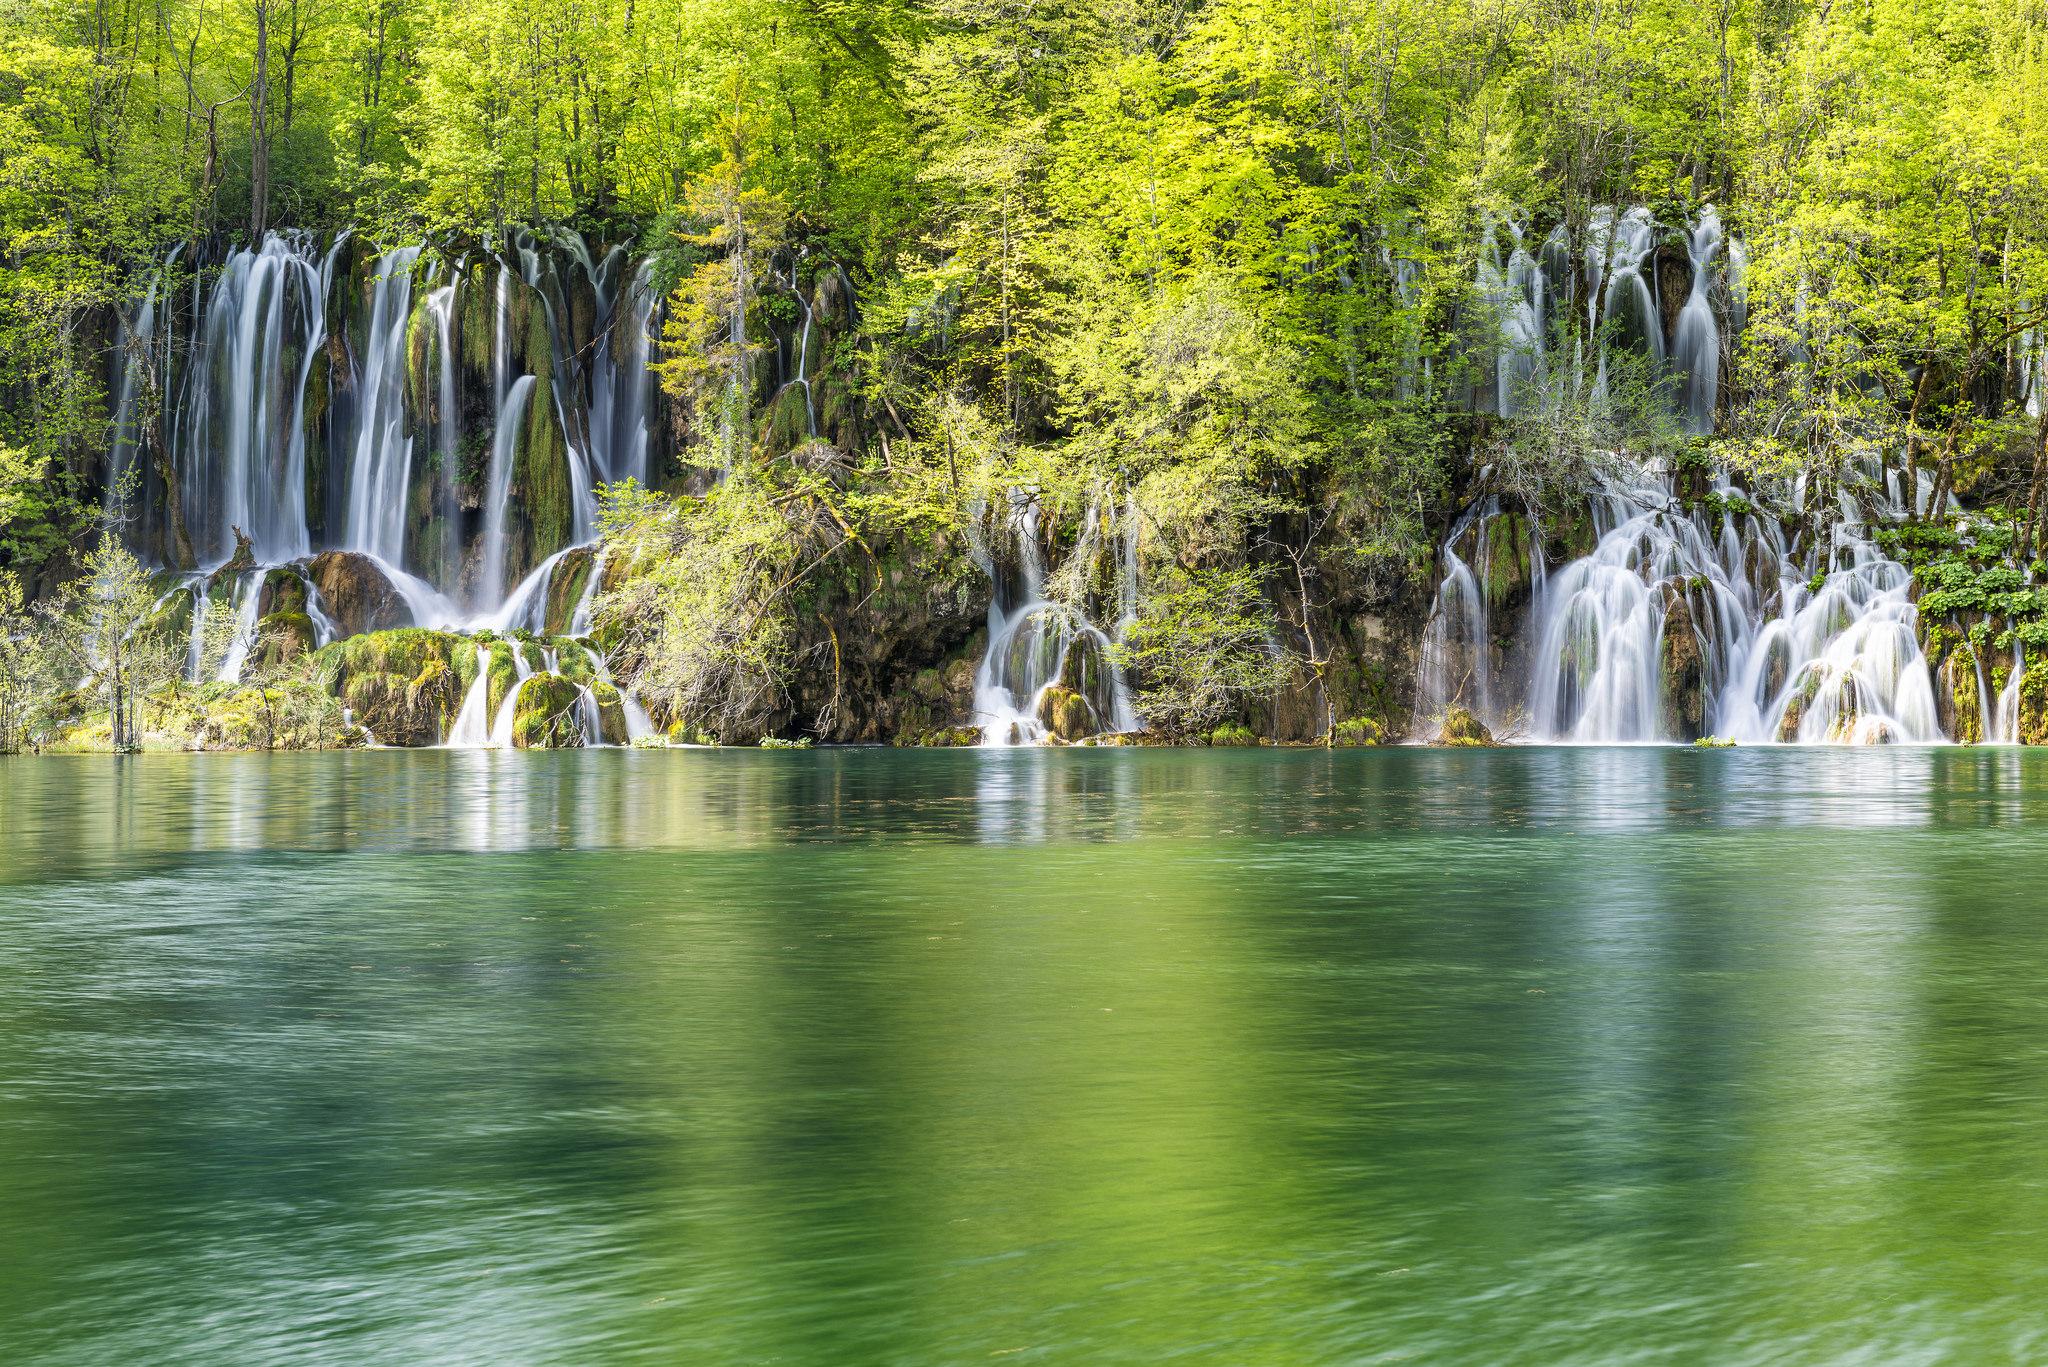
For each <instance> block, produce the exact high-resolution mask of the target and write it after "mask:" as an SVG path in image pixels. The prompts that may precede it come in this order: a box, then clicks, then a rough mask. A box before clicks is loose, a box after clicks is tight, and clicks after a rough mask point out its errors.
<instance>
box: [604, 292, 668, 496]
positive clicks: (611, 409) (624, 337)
mask: <svg viewBox="0 0 2048 1367" xmlns="http://www.w3.org/2000/svg"><path fill="white" fill-rule="evenodd" d="M660 302H661V301H660V298H659V297H658V296H657V295H656V294H655V291H654V262H653V261H652V260H651V259H650V260H646V261H642V262H641V263H640V266H639V268H638V269H637V270H636V271H634V273H633V277H632V279H631V280H630V281H629V282H628V283H627V286H626V289H625V292H624V295H623V297H622V298H621V299H620V300H619V301H618V302H617V303H616V304H615V305H613V307H612V317H613V322H612V329H613V332H612V336H611V337H610V338H609V339H608V340H607V342H606V343H605V344H602V345H600V346H599V347H598V348H597V356H596V359H595V360H594V361H593V362H592V365H591V375H590V408H591V425H590V426H591V432H592V434H593V437H594V438H595V439H596V441H597V445H596V449H595V451H594V455H595V456H596V463H597V469H598V473H599V474H600V475H602V476H603V478H604V480H605V482H606V483H616V482H619V481H623V480H627V479H631V480H634V481H636V482H638V483H640V484H641V485H645V484H646V483H647V481H648V477H649V474H650V471H649V469H648V459H647V457H648V429H647V410H648V405H649V402H650V400H651V398H652V396H653V392H654V372H653V371H652V370H651V369H650V368H649V367H650V358H651V357H652V355H653V350H654V340H655V337H654V315H655V309H656V306H657V305H658V304H659V303H660ZM621 329H623V331H621ZM621 349H622V353H623V354H622V355H618V356H617V357H616V358H615V353H616V352H618V351H620V350H621Z"/></svg>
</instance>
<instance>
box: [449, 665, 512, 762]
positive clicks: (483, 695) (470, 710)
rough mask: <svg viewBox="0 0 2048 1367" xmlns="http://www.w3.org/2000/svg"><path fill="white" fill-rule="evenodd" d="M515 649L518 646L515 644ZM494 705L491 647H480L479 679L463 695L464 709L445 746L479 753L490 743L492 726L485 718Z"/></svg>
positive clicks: (459, 714) (477, 674)
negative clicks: (492, 696)
mask: <svg viewBox="0 0 2048 1367" xmlns="http://www.w3.org/2000/svg"><path fill="white" fill-rule="evenodd" d="M512 648H513V650H515V651H516V650H517V649H518V646H517V645H514V646H513V647H512ZM490 705H491V648H490V647H489V646H487V645H483V644H479V645H478V646H477V648H476V678H474V679H472V680H471V681H470V684H469V691H468V692H466V693H464V694H463V695H462V710H461V711H459V712H457V713H456V714H455V725H454V726H452V727H450V728H449V729H448V739H447V740H446V741H445V742H443V744H444V745H445V746H446V747H447V748H448V749H451V750H478V749H481V748H483V747H484V746H486V745H488V744H490V741H491V723H490V718H489V717H488V716H487V715H486V713H487V712H488V711H489V708H490Z"/></svg>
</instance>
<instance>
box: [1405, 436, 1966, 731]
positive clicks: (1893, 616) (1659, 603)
mask: <svg viewBox="0 0 2048 1367" xmlns="http://www.w3.org/2000/svg"><path fill="white" fill-rule="evenodd" d="M1861 493H1862V494H1863V497H1864V498H1865V500H1867V501H1868V502H1870V503H1872V504H1874V505H1876V506H1877V507H1878V509H1879V511H1881V512H1884V513H1885V514H1886V515H1897V514H1898V513H1899V512H1901V511H1902V510H1900V509H1897V508H1895V507H1891V506H1889V505H1887V504H1884V503H1883V502H1882V496H1881V491H1880V490H1878V489H1877V488H1876V487H1875V482H1874V481H1872V482H1870V483H1869V484H1868V485H1867V486H1866V487H1865V488H1864V489H1862V491H1861ZM1710 503H1711V504H1712V505H1713V506H1709V502H1701V503H1696V504H1693V505H1690V506H1687V505H1683V504H1681V503H1680V501H1679V500H1678V499H1677V497H1676V496H1675V494H1674V492H1673V491H1672V489H1671V487H1670V486H1669V484H1668V483H1666V482H1664V481H1662V480H1660V479H1658V478H1657V477H1656V476H1654V475H1653V474H1646V475H1645V476H1644V477H1643V479H1642V480H1641V481H1640V482H1639V483H1638V484H1637V485H1636V486H1635V487H1631V488H1625V489H1612V490H1609V491H1608V492H1606V493H1604V494H1602V495H1601V496H1599V497H1598V498H1596V499H1595V500H1593V508H1592V516H1593V522H1594V530H1595V534H1596V537H1597V540H1596V544H1595V545H1594V547H1593V550H1592V551H1591V553H1589V554H1587V555H1584V556H1581V557H1579V558H1577V559H1575V560H1572V561H1571V562H1569V563H1567V564H1565V565H1563V566H1561V567H1559V568H1557V569H1556V570H1555V571H1553V572H1551V573H1549V574H1548V575H1545V574H1544V573H1543V571H1542V568H1541V557H1540V554H1537V555H1532V557H1531V558H1532V571H1533V590H1532V592H1531V595H1530V601H1529V604H1528V607H1527V608H1526V612H1525V618H1524V619H1523V620H1522V621H1520V622H1517V623H1506V622H1494V621H1491V620H1490V615H1489V613H1488V609H1487V603H1486V600H1485V598H1484V596H1483V594H1482V593H1481V591H1480V585H1481V584H1482V583H1483V582H1485V581H1486V580H1488V579H1489V577H1490V570H1491V565H1490V560H1489V559H1488V557H1489V556H1490V554H1491V552H1490V550H1489V549H1488V543H1487V541H1486V539H1485V536H1484V530H1485V527H1486V526H1487V525H1488V524H1489V523H1490V522H1491V521H1492V520H1493V519H1495V518H1496V517H1498V516H1499V514H1500V512H1501V509H1500V508H1499V506H1498V504H1497V503H1496V502H1494V501H1492V500H1488V501H1486V502H1483V503H1481V504H1480V505H1477V506H1476V507H1475V509H1474V510H1473V512H1472V514H1470V515H1468V516H1469V518H1470V519H1476V520H1477V522H1478V524H1479V526H1480V528H1481V533H1482V534H1481V536H1480V538H1479V540H1478V542H1477V544H1478V546H1479V548H1480V549H1479V552H1478V554H1479V556H1480V558H1481V563H1480V564H1478V565H1475V566H1467V565H1465V564H1464V562H1463V561H1462V560H1461V559H1460V558H1459V557H1458V555H1457V553H1456V550H1455V549H1454V548H1453V547H1447V548H1446V551H1445V553H1444V560H1445V564H1446V572H1445V578H1444V587H1443V588H1442V590H1440V592H1439V596H1438V605H1437V610H1436V611H1435V613H1433V614H1432V617H1431V621H1430V624H1429V627H1428V629H1427V635H1426V641H1425V646H1424V653H1423V667H1422V674H1421V677H1420V678H1419V679H1418V696H1419V699H1420V700H1421V711H1420V712H1419V714H1418V723H1419V724H1420V726H1421V727H1422V728H1424V729H1426V728H1427V725H1428V723H1429V721H1430V719H1431V718H1430V716H1429V714H1428V709H1429V708H1431V707H1432V706H1434V707H1441V706H1443V705H1444V704H1445V703H1446V701H1449V700H1455V701H1458V702H1459V703H1460V704H1461V705H1465V706H1470V707H1473V709H1474V710H1475V711H1477V712H1478V713H1479V714H1480V715H1481V717H1482V719H1484V720H1487V721H1488V722H1489V723H1491V724H1493V725H1494V726H1495V727H1496V728H1497V729H1500V730H1503V731H1507V732H1510V733H1512V734H1517V735H1520V736H1523V737H1526V738H1528V739H1533V740H1545V741H1571V742H1585V743H1595V742H1606V743H1614V742H1645V741H1685V740H1691V739H1695V738H1698V737H1701V736H1707V735H1712V736H1718V737H1722V738H1725V739H1729V740H1735V741H1742V742H1746V743H1759V742H1781V741H1782V742H1797V743H1802V744H1818V743H1837V744H1872V743H1880V742H1932V741H1939V740H1942V739H1944V736H1943V733H1942V730H1941V725H1940V722H1939V720H1938V717H1937V714H1936V709H1935V696H1934V686H1933V677H1932V675H1931V673H1930V671H1929V669H1928V666H1927V661H1926V659H1925V658H1924V656H1923V655H1922V653H1921V650H1920V645H1919V641H1918V639H1917V636H1916V633H1915V620H1916V610H1915V608H1914V605H1913V601H1912V577H1911V573H1910V572H1909V571H1908V570H1907V569H1906V568H1905V567H1904V566H1903V565H1900V564H1899V563H1897V562H1896V561H1894V560H1891V559H1890V558H1888V557H1887V556H1885V555H1884V554H1883V553H1882V552H1881V551H1880V550H1879V549H1878V548H1877V546H1876V545H1875V543H1874V542H1873V541H1872V540H1871V539H1870V538H1869V536H1868V534H1867V531H1866V528H1865V524H1864V520H1863V510H1862V505H1860V504H1859V503H1858V501H1857V500H1856V499H1855V498H1852V497H1851V496H1850V495H1849V494H1848V493H1846V492H1845V493H1843V494H1841V495H1840V496H1839V497H1838V499H1837V501H1836V504H1835V506H1832V507H1828V508H1819V507H1799V508H1796V509H1794V510H1793V511H1797V512H1800V513H1803V514H1805V515H1807V520H1808V522H1809V525H1810V524H1811V523H1812V522H1814V521H1817V520H1821V519H1820V517H1818V516H1817V515H1825V520H1826V522H1828V523H1829V524H1831V525H1832V527H1833V530H1832V531H1831V532H1829V533H1827V534H1826V535H1824V536H1822V537H1819V538H1816V539H1812V540H1808V539H1806V538H1804V537H1799V536H1792V537H1788V535H1787V534H1786V532H1785V530H1784V526H1785V524H1784V523H1782V522H1781V521H1780V520H1779V519H1778V518H1777V517H1774V516H1771V515H1769V514H1767V513H1765V512H1763V511H1761V510H1759V509H1758V508H1756V507H1754V506H1753V505H1752V504H1751V503H1750V502H1749V500H1748V498H1747V497H1746V496H1745V495H1743V494H1742V493H1741V492H1740V491H1738V490H1736V489H1734V488H1733V487H1732V486H1730V485H1728V484H1727V483H1726V482H1725V481H1723V482H1721V483H1720V484H1719V486H1718V487H1717V488H1716V489H1715V490H1714V498H1713V499H1712V500H1711V501H1710ZM1716 508H1718V509H1719V511H1718V512H1717V511H1715V509H1716ZM1470 526H1471V522H1470V521H1467V522H1466V523H1465V524H1463V525H1461V526H1460V528H1459V529H1458V532H1459V536H1458V537H1457V538H1454V541H1456V542H1458V543H1460V544H1469V543H1468V540H1467V538H1466V537H1465V533H1466V532H1467V530H1468V529H1469V527H1470ZM1510 634H1513V635H1518V636H1519V638H1520V639H1521V640H1522V641H1523V643H1524V645H1525V647H1526V650H1527V659H1526V664H1524V665H1522V666H1521V667H1520V669H1519V677H1514V675H1515V674H1516V673H1517V671H1514V670H1510V671H1508V674H1509V677H1508V679H1507V680H1506V682H1508V683H1509V684H1511V685H1515V686H1517V687H1518V691H1519V694H1520V697H1519V699H1517V700H1512V701H1505V700H1502V699H1500V698H1497V697H1494V696H1492V695H1491V693H1490V692H1489V689H1490V688H1491V687H1492V686H1493V685H1492V683H1491V682H1490V681H1491V680H1493V679H1494V678H1495V671H1494V669H1493V666H1492V658H1491V655H1490V650H1491V646H1492V641H1493V639H1494V637H1495V636H1496V635H1510ZM1454 675H1455V676H1456V677H1455V678H1453V677H1452V676H1454ZM1475 679H1476V683H1475V682H1474V680H1475ZM2000 725H2001V727H2002V725H2003V723H2000Z"/></svg>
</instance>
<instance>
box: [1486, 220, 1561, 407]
mask: <svg viewBox="0 0 2048 1367" xmlns="http://www.w3.org/2000/svg"><path fill="white" fill-rule="evenodd" d="M1506 229H1507V235H1508V239H1509V243H1510V246H1509V251H1508V258H1507V260H1506V262H1505V263H1503V262H1502V260H1501V256H1500V251H1501V244H1500V237H1499V233H1498V231H1497V230H1495V229H1491V228H1489V229H1488V230H1487V233H1486V239H1485V244H1484V246H1483V247H1482V249H1481V253H1480V261H1479V295H1480V298H1481V299H1483V300H1484V301H1485V302H1486V305H1487V308H1488V310H1489V312H1490V314H1491V316H1492V317H1493V319H1494V321H1495V323H1496V325H1497V326H1498V328H1499V343H1498V346H1497V348H1496V351H1495V354H1494V357H1493V376H1494V393H1493V411H1494V412H1496V413H1498V414H1500V415H1501V416H1502V417H1504V418H1505V417H1513V416H1515V415H1516V414H1517V413H1520V412H1522V411H1523V409H1524V408H1525V407H1526V404H1527V400H1528V396H1529V391H1530V389H1531V387H1532V386H1533V385H1534V384H1535V383H1536V382H1537V380H1538V379H1539V377H1540V375H1541V371H1542V362H1543V341H1544V333H1543V326H1544V325H1543V306H1544V302H1545V295H1546V294H1547V292H1548V291H1547V287H1546V285H1545V283H1544V268H1543V266H1542V264H1541V263H1540V262H1538V260H1537V259H1536V258H1535V257H1534V256H1532V255H1530V253H1529V251H1528V250H1527V248H1525V247H1524V246H1523V245H1522V227H1521V225H1520V224H1518V223H1513V222H1510V223H1508V224H1507V225H1506Z"/></svg>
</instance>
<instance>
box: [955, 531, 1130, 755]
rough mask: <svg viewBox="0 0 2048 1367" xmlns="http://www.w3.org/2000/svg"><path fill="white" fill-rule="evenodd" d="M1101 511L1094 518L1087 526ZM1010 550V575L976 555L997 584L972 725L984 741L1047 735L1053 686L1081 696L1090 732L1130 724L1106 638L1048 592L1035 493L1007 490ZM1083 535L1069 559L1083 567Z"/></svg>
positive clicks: (1086, 549) (987, 556)
mask: <svg viewBox="0 0 2048 1367" xmlns="http://www.w3.org/2000/svg"><path fill="white" fill-rule="evenodd" d="M1097 520H1099V511H1098V512H1096V513H1095V516H1094V517H1092V518H1091V521H1090V527H1091V529H1092V528H1093V526H1094V525H1095V524H1096V522H1097ZM1003 526H1004V528H1005V530H1007V531H1008V532H1009V533H1010V541H1011V544H1012V547H1013V549H1014V553H1015V561H1014V570H1015V573H1014V575H1013V574H1010V573H1007V572H1006V570H1007V569H1008V568H1010V567H1008V566H1006V565H1005V564H1004V563H1002V562H1001V561H999V560H998V559H997V558H996V556H995V555H994V554H992V553H991V552H990V551H989V550H988V549H987V548H986V547H983V546H980V545H977V547H976V552H975V553H976V558H977V560H978V561H979V562H980V563H981V565H982V567H983V569H984V570H986V571H987V572H988V574H989V577H990V578H991V579H992V580H993V581H994V582H995V584H996V591H995V593H994V594H993V595H992V596H991V597H990V600H989V608H988V650H987V653H986V654H984V655H983V657H982V661H981V665H980V667H979V668H978V669H977V670H976V671H975V676H974V725H976V726H978V727H980V728H981V732H982V742H983V744H986V745H1013V744H1029V743H1035V742H1039V741H1043V740H1045V739H1047V738H1048V736H1050V735H1051V734H1052V732H1051V728H1050V727H1049V726H1048V725H1047V724H1046V722H1045V720H1044V719H1043V718H1042V717H1041V716H1040V711H1041V706H1042V704H1044V703H1045V701H1046V699H1047V696H1048V694H1049V693H1050V692H1051V690H1052V689H1053V688H1055V687H1063V688H1067V689H1071V690H1072V691H1073V692H1075V693H1076V694H1078V695H1080V697H1081V698H1082V700H1083V701H1084V702H1085V704H1086V706H1087V711H1088V720H1089V722H1090V723H1091V730H1093V731H1110V730H1133V729H1136V727H1137V726H1138V724H1139V723H1138V718H1137V712H1136V709H1135V708H1134V707H1133V706H1132V704H1131V701H1130V697H1129V694H1128V693H1127V691H1126V689H1125V687H1124V680H1123V676H1122V673H1121V671H1119V670H1118V669H1117V667H1116V662H1115V660H1114V658H1113V657H1112V656H1111V654H1110V640H1109V637H1108V636H1107V635H1105V634H1104V633H1103V632H1102V630H1101V629H1100V628H1098V627H1096V626H1095V625H1094V624H1093V623H1091V622H1089V621H1088V619H1087V618H1086V616H1084V615H1083V614H1082V613H1081V612H1080V611H1079V610H1078V609H1077V608H1074V607H1070V606H1068V605H1067V604H1066V603H1063V602H1057V601H1054V600H1052V599H1050V598H1048V597H1047V595H1046V563H1045V552H1044V550H1043V548H1042V547H1041V546H1040V545H1039V541H1038V499H1037V496H1036V495H1035V494H1032V493H1029V492H1027V491H1024V490H1013V491H1011V493H1010V496H1009V499H1008V503H1007V507H1006V509H1005V515H1004V519H1003ZM1092 540H1093V538H1092V536H1084V544H1083V545H1081V546H1077V547H1076V548H1075V551H1074V556H1073V559H1074V560H1075V561H1076V562H1077V564H1079V565H1080V566H1082V567H1083V568H1085V565H1086V563H1087V560H1088V559H1089V558H1091V557H1092V555H1093V549H1094V548H1093V546H1092V545H1091V544H1088V543H1089V542H1092Z"/></svg>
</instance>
